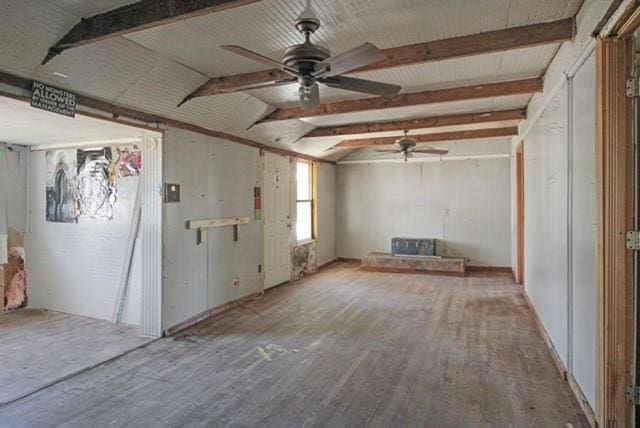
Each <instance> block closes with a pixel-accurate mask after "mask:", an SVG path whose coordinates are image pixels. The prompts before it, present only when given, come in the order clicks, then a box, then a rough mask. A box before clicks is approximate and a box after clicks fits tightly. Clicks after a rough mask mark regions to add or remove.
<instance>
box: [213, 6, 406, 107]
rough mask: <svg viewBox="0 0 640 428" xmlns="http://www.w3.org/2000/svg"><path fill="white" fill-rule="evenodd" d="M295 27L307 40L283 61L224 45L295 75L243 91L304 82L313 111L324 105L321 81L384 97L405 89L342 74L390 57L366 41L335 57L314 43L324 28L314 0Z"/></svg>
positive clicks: (303, 97)
mask: <svg viewBox="0 0 640 428" xmlns="http://www.w3.org/2000/svg"><path fill="white" fill-rule="evenodd" d="M295 27H296V28H297V29H298V31H299V32H300V33H301V34H302V35H303V36H304V38H305V41H304V43H302V44H298V45H293V46H291V47H289V48H288V49H287V50H286V51H285V53H284V58H283V59H282V62H278V61H276V60H274V59H271V58H268V57H266V56H264V55H261V54H259V53H256V52H252V51H250V50H248V49H245V48H243V47H240V46H236V45H223V46H220V47H221V48H222V49H225V50H227V51H229V52H233V53H235V54H237V55H241V56H243V57H245V58H248V59H251V60H253V61H257V62H261V63H263V64H267V65H270V66H274V67H277V68H278V69H279V70H282V71H284V72H285V73H287V74H289V75H291V76H292V77H291V78H290V79H284V80H277V81H274V82H269V83H266V84H261V85H254V86H247V87H244V88H242V90H248V89H261V88H267V87H271V86H280V85H289V84H292V83H295V82H298V83H299V84H300V89H299V90H298V95H299V96H300V103H301V105H302V109H303V110H311V109H313V108H316V107H318V106H319V105H320V91H319V89H318V83H322V84H323V85H327V86H329V87H332V88H339V89H344V90H347V91H355V92H363V93H366V94H372V95H378V96H383V97H391V96H393V95H396V94H397V93H398V92H400V89H402V88H401V87H400V86H398V85H391V84H388V83H381V82H374V81H371V80H364V79H356V78H353V77H346V76H342V74H343V73H348V72H349V71H353V70H357V69H359V68H362V67H365V66H367V65H370V64H374V63H376V62H380V61H383V60H385V59H387V56H386V55H385V53H384V52H383V51H381V50H380V49H378V48H377V47H375V46H374V45H373V44H371V43H364V44H362V45H360V46H358V47H355V48H353V49H351V50H348V51H346V52H343V53H341V54H339V55H335V56H331V52H330V51H329V49H327V48H325V47H323V46H320V45H316V44H314V43H311V41H310V38H311V35H312V34H313V33H315V32H316V30H318V28H320V20H319V19H318V17H317V16H316V14H315V13H314V12H313V9H312V7H311V0H307V6H306V8H305V10H304V11H303V12H302V13H301V14H300V16H299V17H298V19H297V20H296V22H295Z"/></svg>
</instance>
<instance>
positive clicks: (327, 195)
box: [317, 163, 337, 266]
mask: <svg viewBox="0 0 640 428" xmlns="http://www.w3.org/2000/svg"><path fill="white" fill-rule="evenodd" d="M317 239H318V246H317V251H318V256H317V259H318V266H322V265H324V264H327V263H329V262H332V261H334V260H335V259H336V257H337V256H336V166H335V165H331V164H327V163H320V164H318V236H317Z"/></svg>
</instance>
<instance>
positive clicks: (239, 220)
mask: <svg viewBox="0 0 640 428" xmlns="http://www.w3.org/2000/svg"><path fill="white" fill-rule="evenodd" d="M241 224H249V217H224V218H206V219H200V220H189V221H187V229H190V230H195V231H196V243H197V244H198V245H200V244H202V243H203V242H206V240H207V229H208V228H210V227H228V226H233V240H234V241H235V242H237V241H238V226H239V225H241Z"/></svg>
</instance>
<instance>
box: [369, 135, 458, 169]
mask: <svg viewBox="0 0 640 428" xmlns="http://www.w3.org/2000/svg"><path fill="white" fill-rule="evenodd" d="M408 133H409V131H404V137H402V138H400V139H398V140H396V142H395V144H394V145H395V146H396V148H395V149H380V150H376V152H379V153H402V156H403V158H404V161H405V162H406V161H407V160H408V159H409V158H410V157H411V155H412V154H413V153H424V154H429V155H446V154H447V153H449V150H438V149H434V148H433V147H429V146H425V147H424V148H422V149H416V148H415V147H416V144H417V143H416V141H415V140H413V139H411V137H409V136H407V134H408Z"/></svg>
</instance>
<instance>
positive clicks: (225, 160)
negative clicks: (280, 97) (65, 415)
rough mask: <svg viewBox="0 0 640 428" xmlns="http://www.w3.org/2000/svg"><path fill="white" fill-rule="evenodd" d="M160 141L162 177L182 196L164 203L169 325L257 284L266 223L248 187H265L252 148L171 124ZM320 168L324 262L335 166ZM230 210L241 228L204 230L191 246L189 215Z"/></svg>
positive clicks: (329, 251)
mask: <svg viewBox="0 0 640 428" xmlns="http://www.w3.org/2000/svg"><path fill="white" fill-rule="evenodd" d="M163 144H164V146H163V147H164V151H163V170H164V181H165V182H166V183H175V184H179V185H180V186H181V201H180V203H174V204H165V205H164V226H163V231H164V238H163V239H164V263H163V265H164V292H163V321H162V322H163V328H164V329H168V328H170V327H173V326H175V325H177V324H179V323H181V322H183V321H186V320H188V319H190V318H191V317H193V316H196V315H198V314H200V313H202V312H204V311H205V310H207V309H211V308H215V307H218V306H221V305H223V304H225V303H227V302H229V301H233V300H237V299H240V298H242V297H245V296H248V295H251V294H253V293H256V292H259V291H261V290H262V281H263V272H264V269H262V272H259V271H258V267H259V266H262V267H263V268H264V259H263V247H264V246H263V242H264V224H263V221H261V220H260V221H255V220H254V208H253V202H254V199H253V189H254V187H255V186H260V187H264V186H263V165H262V157H261V156H260V151H259V150H258V149H256V148H254V147H249V146H244V145H241V144H237V143H234V142H231V141H226V140H222V139H218V138H212V137H208V136H205V135H202V134H198V133H194V132H189V131H183V130H180V129H175V128H168V129H167V131H166V132H165V136H164V139H163ZM318 175H319V177H318V180H319V182H318V210H319V211H318V243H317V247H318V263H319V264H321V263H323V262H327V261H331V260H334V259H335V238H334V236H335V230H334V227H335V209H334V200H335V167H334V166H333V165H325V164H321V165H320V166H319V172H318ZM262 195H263V198H264V195H265V192H264V191H263V192H262ZM293 197H295V194H294V196H293ZM232 216H248V217H249V218H250V219H251V221H250V223H249V224H248V225H242V226H240V227H239V238H240V239H239V241H238V242H234V241H233V228H231V227H228V228H218V229H209V230H208V237H207V243H206V244H202V245H196V234H195V231H191V230H187V229H186V226H185V223H186V221H188V220H192V219H202V218H218V217H232ZM292 221H294V223H295V218H293V220H292ZM236 277H237V278H239V287H238V288H235V287H234V286H233V279H234V278H236Z"/></svg>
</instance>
